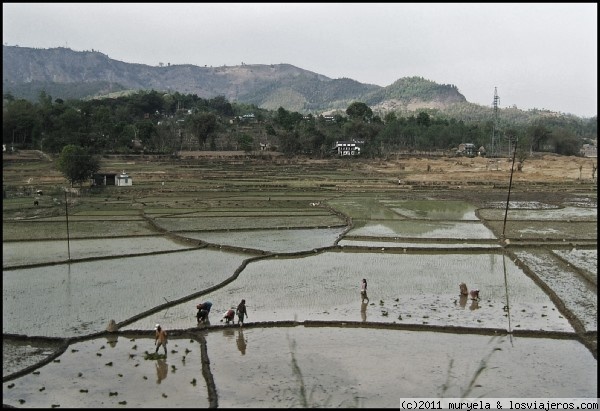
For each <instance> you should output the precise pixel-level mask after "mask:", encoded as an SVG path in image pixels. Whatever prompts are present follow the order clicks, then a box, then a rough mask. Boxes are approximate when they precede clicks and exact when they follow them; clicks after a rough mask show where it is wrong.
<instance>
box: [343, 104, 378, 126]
mask: <svg viewBox="0 0 600 411" xmlns="http://www.w3.org/2000/svg"><path fill="white" fill-rule="evenodd" d="M346 114H347V115H348V117H350V119H351V120H358V121H365V122H369V121H371V119H372V118H373V110H371V108H370V107H369V106H367V105H366V104H365V103H361V102H360V101H355V102H354V103H352V104H350V105H349V106H348V108H347V109H346Z"/></svg>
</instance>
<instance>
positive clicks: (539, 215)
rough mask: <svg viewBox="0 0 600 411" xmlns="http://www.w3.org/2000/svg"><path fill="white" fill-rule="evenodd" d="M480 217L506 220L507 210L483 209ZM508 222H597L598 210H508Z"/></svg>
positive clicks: (579, 208)
mask: <svg viewBox="0 0 600 411" xmlns="http://www.w3.org/2000/svg"><path fill="white" fill-rule="evenodd" d="M479 215H480V216H481V217H482V218H485V219H486V220H504V215H505V210H499V209H481V210H479ZM506 218H507V220H533V221H535V220H554V221H567V220H571V221H596V219H597V218H598V210H597V209H595V208H591V207H564V208H548V209H539V210H525V209H517V210H513V209H510V208H509V210H508V213H507V217H506Z"/></svg>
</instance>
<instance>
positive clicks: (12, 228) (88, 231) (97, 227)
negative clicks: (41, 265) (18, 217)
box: [2, 219, 156, 241]
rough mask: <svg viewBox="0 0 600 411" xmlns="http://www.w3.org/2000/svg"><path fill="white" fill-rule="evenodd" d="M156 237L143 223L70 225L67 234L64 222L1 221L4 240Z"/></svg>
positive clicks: (85, 223)
mask: <svg viewBox="0 0 600 411" xmlns="http://www.w3.org/2000/svg"><path fill="white" fill-rule="evenodd" d="M153 234H156V230H154V229H153V228H152V227H151V226H150V224H149V223H148V222H146V221H141V220H140V221H131V220H127V221H118V220H110V219H109V220H98V221H69V226H68V232H67V223H66V221H64V220H63V221H54V222H44V221H35V220H29V221H4V222H3V224H2V238H3V240H9V241H14V240H53V239H61V238H64V239H66V238H67V237H70V238H73V239H75V238H91V237H120V236H138V235H153Z"/></svg>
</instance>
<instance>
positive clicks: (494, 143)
mask: <svg viewBox="0 0 600 411" xmlns="http://www.w3.org/2000/svg"><path fill="white" fill-rule="evenodd" d="M499 103H500V96H498V87H494V103H493V107H494V125H493V127H492V147H491V150H490V151H491V154H492V157H494V156H495V155H496V151H497V149H496V130H497V128H498V104H499Z"/></svg>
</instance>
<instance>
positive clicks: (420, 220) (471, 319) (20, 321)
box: [3, 196, 597, 407]
mask: <svg viewBox="0 0 600 411" xmlns="http://www.w3.org/2000/svg"><path fill="white" fill-rule="evenodd" d="M308 200H309V199H307V201H308ZM334 202H335V203H336V208H338V207H337V206H339V208H344V209H345V210H346V211H347V213H348V214H350V215H351V216H352V218H353V219H354V223H355V227H354V232H353V233H352V232H351V234H352V235H354V236H356V237H355V238H352V237H351V236H349V237H346V239H345V240H342V242H340V244H341V245H352V244H354V245H356V244H357V243H360V245H361V246H368V247H377V248H378V249H374V250H370V251H369V252H365V251H363V250H360V251H357V250H349V249H344V248H342V249H341V250H340V249H338V250H332V251H327V252H322V253H315V252H311V253H310V254H309V255H294V256H291V255H285V253H293V252H298V251H306V250H313V249H314V248H318V247H320V246H322V245H323V246H327V245H330V243H331V245H332V244H333V242H335V241H336V239H337V238H338V236H339V235H340V234H341V233H342V232H343V231H342V229H341V228H340V229H337V228H331V229H327V230H314V231H313V230H304V229H300V230H267V228H270V229H272V228H274V227H273V226H272V224H275V223H276V225H279V224H281V225H282V226H284V227H290V226H295V224H298V225H300V226H302V225H304V224H306V222H307V221H310V220H311V219H312V218H313V217H315V216H308V215H307V216H305V217H295V218H292V219H289V218H288V219H286V218H284V217H281V218H270V219H264V220H261V221H259V220H258V219H254V220H253V219H248V218H245V219H244V218H238V219H231V218H210V219H207V218H198V219H196V220H194V219H193V218H179V219H177V218H163V219H161V220H160V224H161V225H163V226H164V228H167V229H169V230H178V231H180V233H179V234H182V235H186V236H188V237H190V238H194V239H201V240H203V241H208V240H209V239H210V240H212V241H211V242H215V243H222V244H223V245H234V246H238V244H244V246H245V247H248V248H257V249H262V250H265V251H268V252H275V253H281V254H280V255H277V256H267V257H261V259H259V260H251V261H250V260H248V259H250V258H252V257H255V256H256V253H232V252H226V251H222V250H221V251H217V250H214V249H210V250H208V249H202V250H185V247H182V248H181V249H180V246H178V245H174V244H172V243H170V242H168V241H166V242H163V241H162V240H159V241H156V240H148V241H147V242H145V243H144V242H142V243H138V241H139V240H138V239H133V240H131V241H132V242H135V244H138V246H136V247H139V250H140V252H154V251H163V250H164V251H169V253H167V254H160V255H149V256H144V257H132V256H128V255H127V253H124V254H123V255H122V256H120V258H118V259H111V260H98V261H86V262H78V263H72V264H57V265H50V266H45V267H37V268H27V269H24V268H21V269H12V270H4V271H3V303H4V305H3V332H4V334H6V333H10V334H25V335H30V336H32V335H45V336H56V337H63V336H73V337H83V336H86V335H89V334H92V333H95V332H100V331H102V330H104V329H105V328H106V325H107V323H108V321H109V320H110V319H115V320H116V321H117V322H120V321H124V320H127V319H129V318H131V317H133V316H139V314H140V313H144V312H145V311H146V310H152V309H154V308H155V307H157V306H160V305H161V304H164V303H166V302H168V301H176V300H178V299H182V300H185V301H183V302H181V303H178V304H176V305H173V306H169V307H168V308H166V309H163V310H161V311H157V312H149V313H148V314H147V315H146V316H142V318H141V319H139V320H137V321H135V322H133V323H132V324H129V325H126V326H123V327H122V328H121V333H124V334H122V335H119V336H118V337H116V336H114V335H112V336H109V337H105V336H103V337H95V338H91V339H90V340H89V341H83V342H81V341H80V342H73V343H71V345H70V346H68V347H67V349H66V351H65V352H64V353H63V354H62V355H60V356H59V357H58V358H56V360H54V361H52V362H50V363H49V364H47V365H44V366H42V367H41V368H39V369H38V370H37V371H39V373H38V372H37V371H36V372H35V373H28V374H26V375H23V376H21V377H17V378H13V379H11V380H10V381H7V382H5V383H4V384H3V400H4V403H5V404H10V405H14V406H22V407H51V406H53V405H60V406H62V407H117V406H118V407H142V406H143V407H160V406H168V407H192V406H196V407H197V406H200V407H208V406H209V405H210V402H209V400H208V393H207V391H208V388H209V386H210V382H209V381H208V380H206V379H205V378H204V374H202V372H201V361H200V357H199V355H200V354H199V352H200V348H203V346H202V344H201V343H200V342H199V341H203V339H204V338H205V339H206V347H205V348H206V349H207V352H208V355H209V359H210V367H211V368H210V371H211V374H210V375H212V377H213V378H214V382H215V384H216V389H217V393H218V401H219V406H221V407H241V406H251V407H254V406H255V407H284V406H285V407H290V406H328V407H353V406H359V407H397V406H398V400H399V398H400V397H409V396H412V397H418V396H421V397H432V396H433V397H438V396H445V397H460V396H462V395H463V394H465V390H466V387H467V384H468V381H469V380H470V378H471V377H472V376H473V375H474V372H475V371H476V369H477V367H478V366H479V364H480V363H481V361H482V360H485V361H486V362H485V365H486V368H485V370H484V372H483V373H482V374H481V375H480V376H479V377H478V380H477V382H478V386H476V388H475V390H474V391H472V392H470V393H469V395H468V396H470V397H476V396H484V397H540V396H543V397H578V398H581V397H597V388H596V387H597V377H596V372H597V362H596V359H595V358H594V357H593V355H592V354H591V353H590V351H589V350H588V349H587V348H586V347H585V346H584V345H583V344H581V343H580V342H579V341H577V340H575V333H574V326H573V323H572V322H571V321H570V320H569V319H568V318H566V317H565V310H566V311H567V312H568V313H570V314H573V315H574V316H576V317H577V321H578V322H580V323H581V324H582V325H583V327H584V329H585V330H587V331H595V330H596V329H597V326H596V317H597V294H596V293H595V292H594V291H593V287H591V286H590V284H589V283H586V282H585V279H582V278H581V275H580V274H581V272H584V271H586V270H587V271H589V270H595V267H597V263H596V264H594V263H587V264H586V263H585V262H584V261H585V260H586V259H587V258H593V259H596V260H597V253H596V254H590V253H583V254H574V255H565V254H564V252H563V253H562V254H561V252H560V251H543V250H537V249H533V250H520V251H519V252H517V253H515V255H516V256H517V257H518V258H519V259H520V260H521V263H523V262H524V263H526V265H528V267H529V269H530V270H531V271H533V272H534V276H535V277H536V278H537V281H541V282H542V283H545V284H547V285H548V286H549V287H550V288H551V289H552V290H553V292H554V293H555V294H556V295H557V296H558V298H559V299H560V301H561V307H560V308H559V306H557V305H556V304H555V302H554V301H555V299H554V297H553V298H551V297H550V295H549V294H548V293H547V292H545V291H544V290H543V289H542V287H540V284H536V283H535V282H534V280H533V279H532V278H530V277H529V276H528V274H526V272H525V271H523V269H521V268H520V265H518V264H517V263H516V262H515V261H511V257H508V256H504V255H503V254H502V253H501V251H500V250H498V247H497V246H496V245H495V244H492V243H493V242H494V241H495V240H496V236H495V235H494V234H493V233H492V231H490V230H489V229H488V228H486V226H484V225H483V224H482V223H481V222H479V221H477V219H476V218H473V216H474V210H473V208H472V207H470V206H468V205H465V203H462V204H461V203H460V202H451V203H448V204H447V205H444V204H437V205H435V206H433V205H432V204H435V202H433V201H426V202H423V203H419V202H414V201H398V200H390V199H389V198H384V197H375V198H372V197H371V198H365V197H360V196H359V197H353V198H343V199H336V200H334ZM540 204H541V203H540ZM520 206H522V207H525V208H541V209H543V210H544V212H546V211H547V212H548V213H549V214H541V213H538V214H531V213H529V211H530V210H528V209H527V210H525V212H526V213H529V214H525V215H524V216H527V215H528V216H530V217H531V216H532V215H537V216H541V217H540V220H539V221H538V223H537V225H536V224H529V222H526V221H519V222H518V223H517V224H518V228H516V229H515V230H513V231H515V232H517V234H518V230H523V229H526V230H528V231H527V236H530V237H531V238H535V237H536V236H537V237H538V238H539V237H540V236H546V235H547V234H546V233H547V230H556V228H554V227H555V226H556V227H559V230H556V231H557V234H556V236H557V238H564V237H562V236H563V233H571V235H572V236H576V237H575V238H581V236H582V233H581V228H580V227H582V226H577V227H572V228H571V226H572V224H571V223H569V222H567V221H557V220H555V218H554V216H555V215H556V214H554V211H555V210H554V209H553V208H552V207H548V210H547V208H546V207H544V206H543V205H539V207H538V205H536V206H532V205H531V204H529V203H527V204H525V203H523V204H521V205H520ZM573 206H574V207H577V206H578V205H576V204H575V202H574V203H573ZM493 211H494V212H495V210H493ZM513 211H514V212H519V211H520V210H511V213H512V212H513ZM500 214H501V213H499V215H500ZM490 216H491V217H494V216H495V215H492V214H491V215H490ZM562 216H563V217H564V216H567V217H568V218H572V219H574V220H580V219H581V220H586V221H590V224H591V221H592V220H593V221H595V214H594V216H588V214H587V211H586V212H582V213H580V212H579V211H578V210H570V211H568V215H567V214H562ZM560 218H561V217H560V216H559V219H560ZM433 220H435V221H433ZM339 221H340V219H339V218H338V217H337V216H326V218H321V219H320V220H319V222H320V223H323V224H326V225H327V224H330V223H339ZM492 223H493V222H492ZM561 224H562V226H561ZM586 224H587V223H586ZM333 225H335V224H333ZM496 225H497V224H496ZM488 226H490V224H489V222H488ZM491 226H493V224H491ZM567 227H569V228H567ZM594 227H595V224H594ZM194 229H197V230H198V232H193V231H189V230H194ZM223 229H231V230H232V231H231V234H232V236H233V237H234V238H226V237H224V236H222V234H221V233H219V232H218V231H214V232H209V231H206V230H223ZM240 229H248V230H249V231H238V230H240ZM583 235H584V237H585V236H586V235H587V236H588V237H590V238H596V231H595V228H594V229H591V230H588V231H586V232H585V233H583ZM235 236H239V238H235ZM364 237H372V239H373V241H367V240H365V239H364ZM382 237H387V239H389V240H390V241H391V242H392V243H399V244H403V243H406V244H409V246H408V248H409V250H408V252H407V253H404V252H398V250H389V249H386V246H385V245H382V246H381V247H379V245H380V244H381V243H384V244H388V243H389V242H390V241H381V238H382ZM409 237H410V238H411V241H404V242H403V243H400V240H399V238H409ZM142 238H144V239H146V238H147V237H142ZM358 238H360V239H361V240H360V241H358ZM415 238H419V239H422V240H419V241H422V242H423V243H424V244H425V243H428V240H429V241H430V242H431V241H434V243H430V244H435V245H438V243H437V242H436V241H440V240H443V241H445V242H446V243H447V244H450V245H452V246H453V247H455V248H459V247H460V246H461V245H463V246H464V245H465V244H469V243H472V244H475V245H480V246H481V245H484V246H486V247H488V248H489V249H488V250H484V251H483V252H476V253H470V252H465V253H460V252H456V251H451V252H447V251H444V252H440V253H437V252H434V251H430V252H417V251H415V250H410V248H411V244H412V245H414V244H418V243H419V241H415V240H414V239H415ZM451 239H454V241H455V242H454V243H452V242H451V241H450V240H451ZM114 240H115V239H106V240H89V241H91V242H90V243H87V242H82V243H77V244H78V246H77V248H76V249H75V250H76V251H75V252H76V253H78V254H77V255H78V256H82V258H85V257H83V256H90V257H96V256H119V253H121V252H123V248H124V247H127V248H129V245H128V244H124V243H123V241H122V240H120V241H114ZM95 241H100V242H98V243H95ZM36 244H37V245H38V246H39V245H40V243H39V242H34V243H32V244H31V243H26V242H25V243H22V245H24V247H23V248H24V249H27V250H28V251H31V250H32V249H34V250H35V246H36ZM83 244H86V245H85V246H83ZM439 244H442V243H439ZM444 244H445V243H444ZM45 245H46V246H45V247H38V248H37V251H38V253H39V255H38V256H36V258H37V260H36V261H34V262H47V261H57V260H56V259H54V258H56V257H57V256H56V255H54V254H55V253H54V252H53V251H52V247H53V246H58V247H60V246H59V245H58V244H57V243H55V242H45ZM435 245H433V246H431V247H430V248H431V249H432V250H433V249H435V248H438V247H436V246H435ZM32 247H33V248H32ZM96 247H97V248H96ZM392 247H397V246H392ZM379 248H382V249H379ZM412 248H414V246H412ZM8 249H9V250H11V257H10V258H11V261H12V263H11V264H14V265H19V264H20V263H21V262H22V261H27V260H28V259H27V257H26V256H24V255H23V254H22V253H23V252H26V251H21V250H17V249H16V248H14V247H13V248H8ZM98 249H101V250H102V251H99V250H98ZM158 249H161V250H158ZM55 251H58V252H60V250H55ZM62 252H63V253H64V251H62ZM559 257H561V258H559ZM565 260H566V261H567V263H565ZM58 261H60V260H58ZM244 262H248V265H247V266H246V267H245V268H244V269H243V270H242V271H241V272H240V273H239V276H238V277H237V278H235V279H234V281H233V282H231V283H228V284H226V285H224V286H223V287H221V288H219V289H217V290H215V291H211V292H207V293H205V294H204V295H202V296H199V297H198V298H194V299H193V300H188V298H189V296H190V295H192V294H193V293H198V292H200V293H201V292H202V290H207V289H208V288H210V287H213V286H215V285H217V284H221V283H222V282H224V281H227V280H230V279H233V278H232V276H234V274H235V272H236V270H237V269H238V268H239V267H240V266H242V264H243V263H244ZM568 264H571V265H572V266H573V267H571V268H570V267H569V266H568ZM361 278H367V279H368V280H369V296H370V301H369V302H368V303H367V304H361V303H360V297H359V281H360V279H361ZM505 278H506V282H505ZM460 282H465V283H467V285H468V286H469V287H470V288H478V289H480V296H481V300H480V301H472V300H469V299H461V298H460V297H459V295H458V283H460ZM241 298H245V299H246V300H247V302H248V313H249V318H248V320H247V324H246V326H245V327H244V328H243V329H241V330H240V328H239V327H237V325H236V326H231V327H224V326H222V325H221V323H220V322H219V318H220V315H221V314H222V311H224V310H225V309H227V308H229V307H230V306H232V305H235V304H237V303H238V302H239V300H240V299H241ZM200 300H210V301H212V302H213V304H214V305H213V311H212V313H211V316H210V319H211V323H212V327H206V326H204V325H202V326H197V325H196V319H195V313H196V309H195V305H196V303H197V302H199V301H200ZM562 306H564V307H562ZM279 320H289V321H294V320H295V321H300V322H302V321H323V322H327V323H328V324H333V326H327V327H318V328H314V327H303V326H301V325H300V326H295V327H277V326H273V323H272V322H273V321H279ZM156 322H159V323H161V324H163V326H164V327H165V328H166V329H167V330H173V331H174V333H176V332H177V330H188V331H185V332H189V333H190V334H191V336H190V337H189V338H187V337H172V338H171V341H170V344H169V357H168V360H167V361H165V362H164V363H158V362H157V361H146V360H144V359H143V352H144V351H146V350H153V339H152V338H149V335H150V334H146V336H144V337H140V336H139V335H134V336H131V335H130V334H131V333H135V332H136V331H137V330H152V329H153V326H154V324H155V323H156ZM342 323H347V324H354V325H353V327H355V326H357V325H358V326H360V325H364V326H365V328H346V327H339V326H336V325H340V324H342ZM391 324H396V325H398V326H411V325H413V326H426V327H429V326H444V327H448V326H449V327H453V326H457V327H468V328H470V329H473V330H481V331H482V332H483V330H485V329H488V328H493V329H499V330H501V331H502V332H501V333H500V334H502V333H503V332H505V331H521V330H524V331H527V330H530V331H532V332H537V331H542V333H541V334H540V335H539V336H538V337H539V338H524V337H520V336H519V335H521V334H515V335H510V336H503V337H497V338H496V339H494V340H493V341H491V337H490V336H485V335H475V334H471V335H467V334H460V333H457V334H452V333H434V332H430V331H403V330H398V329H377V328H373V326H376V325H380V326H385V325H391ZM265 325H269V326H268V327H265ZM543 331H547V332H560V333H566V334H567V335H568V337H565V338H564V339H552V338H548V337H547V336H548V335H553V334H547V333H543ZM198 333H199V334H198ZM561 335H562V334H561ZM199 336H201V338H199ZM542 336H546V338H542ZM115 337H116V340H115ZM196 337H198V338H196ZM496 348H497V350H496ZM55 352H57V343H56V341H52V342H46V343H44V344H41V343H40V344H33V343H32V344H27V343H18V342H17V343H5V344H3V354H4V355H3V374H4V375H5V376H6V375H7V374H9V373H12V372H16V371H18V370H20V369H23V368H24V367H28V366H31V365H32V364H35V361H33V360H40V361H41V360H43V359H44V358H49V356H50V355H51V353H55ZM292 354H294V355H293V356H292ZM490 354H492V355H491V357H489V359H488V360H486V358H487V357H488V355H490ZM24 356H26V357H28V358H30V359H32V361H19V360H18V359H19V358H22V357H24ZM184 356H185V360H184V359H183V357H184ZM294 361H295V362H294ZM294 364H296V365H297V367H298V368H294ZM165 368H166V370H165ZM294 370H295V371H294ZM165 371H166V372H165ZM298 372H300V373H301V375H302V376H303V378H302V379H298V378H297V377H298V376H299V375H300V374H299V373H298ZM80 373H81V375H80ZM444 383H447V389H446V390H444V388H443V387H444ZM11 385H12V386H11ZM303 386H304V387H305V388H306V396H305V397H303V396H302V395H301V392H300V388H301V387H303ZM111 394H113V395H111ZM21 401H24V402H23V403H21Z"/></svg>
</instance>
